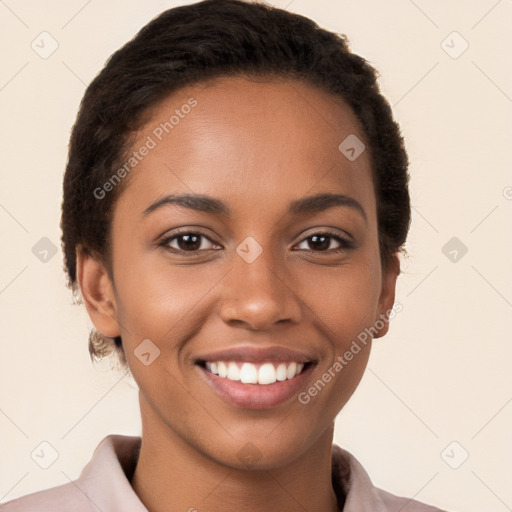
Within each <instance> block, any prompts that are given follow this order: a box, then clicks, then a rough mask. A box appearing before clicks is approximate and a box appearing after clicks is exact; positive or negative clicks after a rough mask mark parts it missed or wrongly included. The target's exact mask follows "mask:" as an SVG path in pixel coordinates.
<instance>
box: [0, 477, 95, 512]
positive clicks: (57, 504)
mask: <svg viewBox="0 0 512 512" xmlns="http://www.w3.org/2000/svg"><path fill="white" fill-rule="evenodd" d="M69 510H73V511H74V512H93V511H94V512H98V511H97V508H96V507H95V506H94V504H93V503H92V502H91V501H90V500H89V498H88V497H87V496H86V495H85V494H83V493H82V492H81V491H80V490H79V489H78V488H77V487H76V486H75V485H74V484H73V482H69V483H67V484H63V485H59V486H57V487H52V488H50V489H45V490H43V491H37V492H33V493H31V494H27V495H25V496H22V497H21V498H17V499H14V500H11V501H8V502H6V503H2V504H0V512H64V511H66V512H68V511H69Z"/></svg>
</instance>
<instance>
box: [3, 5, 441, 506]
mask: <svg viewBox="0 0 512 512" xmlns="http://www.w3.org/2000/svg"><path fill="white" fill-rule="evenodd" d="M407 165H408V161H407V155H406V151H405V149H404V146H403V140H402V137H401V135H400V130H399V127H398V125H397V124H396V123H395V121H394V120H393V117H392V113H391V110H390V107H389V104H388V102H387V101H386V100H385V99H384V98H383V96H382V95H381V94H380V92H379V89H378V86H377V83H376V72H375V70H374V69H373V68H372V67H371V66H370V65H369V64H368V63H367V62H366V61H365V60H364V59H362V58H361V57H359V56H357V55H354V54H353V53H351V52H350V51H349V48H348V44H347V41H346V39H345V38H344V37H342V36H339V35H336V34H333V33H330V32H327V31H325V30H322V29H320V28H319V27H318V26H317V25H316V24H315V23H313V22H312V21H311V20H309V19H307V18H304V17H301V16H298V15H294V14H291V13H288V12H286V11H284V10H280V9H276V8H272V7H269V6H266V5H263V4H257V3H248V2H243V1H239V0H206V1H204V2H199V3H196V4H193V5H189V6H183V7H179V8H175V9H170V10H168V11H166V12H164V13H162V14H161V15H160V16H158V17H157V18H156V19H154V20H153V21H152V22H150V23H149V24H148V25H147V26H145V27H144V28H143V29H142V30H141V31H140V32H139V34H138V35H137V36H136V37H135V38H134V39H133V40H132V41H130V42H129V43H127V44H126V45H125V46H124V47H123V48H121V49H120V50H119V51H118V52H116V53H115V54H114V55H113V56H112V57H111V58H110V59H109V61H108V62H107V64H106V66H105V68H104V69H103V70H102V72H101V73H100V74H99V75H98V76H97V77H96V78H95V80H94V81H93V82H92V83H91V85H90V86H89V87H88V89H87V91H86V94H85V96H84V99H83V101H82V104H81V108H80V112H79V115H78V118H77V121H76V124H75V126H74V128H73V133H72V136H71V142H70V149H69V160H68V165H67V169H66V174H65V178H64V199H63V205H62V221H61V227H62V243H63V250H64V254H65V269H66V272H67V275H68V277H69V285H70V287H71V288H72V290H73V291H74V292H75V293H77V294H80V295H81V297H82V298H83V302H84V304H85V306H86V308H87V311H88V313H89V315H90V317H91V320H92V322H93V324H94V326H95V329H94V331H93V332H92V333H91V337H90V340H89V348H90V351H91V355H92V356H94V357H101V356H104V355H106V354H108V353H109V352H110V351H115V352H116V353H117V354H118V356H119V357H120V359H121V361H122V363H123V364H124V365H126V367H127V368H128V369H129V371H130V372H131V373H132V375H133V377H134V379H135V380H136V382H137V384H138V386H139V389H140V391H139V398H140V408H141V416H142V436H141V437H129V436H120V435H110V436H108V437H106V438H105V439H104V440H103V441H102V442H101V443H100V445H99V446H98V448H97V449H96V451H95V452H94V455H93V458H92V460H91V462H90V463H89V464H88V465H87V466H86V467H85V468H84V470H83V472H82V473H81V475H80V478H79V479H78V480H76V481H75V482H71V483H69V484H66V485H63V486H59V487H55V488H52V489H48V490H45V491H40V492H37V493H33V494H30V495H27V496H24V497H22V498H19V499H17V500H13V501H11V502H9V503H7V504H5V505H3V506H2V507H0V509H1V510H2V511H4V510H5V511H18V510H19V511H21V510H23V511H32V510H33V511H36V510H37V511H43V510H51V511H58V510H75V511H89V510H101V511H103V512H114V511H119V510H123V511H125V512H127V511H145V510H149V511H151V512H160V511H162V512H163V511H166V512H169V511H171V512H174V511H186V510H188V511H190V512H191V511H196V510H197V511H199V512H200V511H203V510H204V511H209V512H215V511H220V510H244V511H262V510H264V511H266V512H268V511H277V510H279V511H280V512H283V511H297V510H307V511H310V512H313V511H318V512H320V511H322V512H326V511H331V512H334V511H338V510H343V511H344V512H356V511H357V512H360V511H398V510H407V511H409V512H411V511H418V512H420V511H424V512H427V511H435V510H439V509H437V508H433V507H430V506H428V505H425V504H421V503H419V502H417V501H414V500H411V499H408V498H400V497H396V496H393V495H391V494H389V493H387V492H385V491H382V490H379V489H377V488H375V487H374V486H373V484H372V483H371V480H370V478H369V476H368V475H367V473H366V472H365V470H364V469H363V468H362V466H361V465H360V464H359V463H358V461H357V460H356V459H355V458H354V457H353V456H352V455H351V454H350V453H348V452H347V451H345V450H343V449H341V448H340V447H338V446H336V445H333V431H334V419H335V417H336V415H337V414H338V412H339V411H340V410H341V409H342V407H343V406H344V405H345V403H346V402H347V401H348V399H349V398H350V396H351V395H352V393H353V392H354V390H355V389H356V387H357V385H358V383H359V381H360V379H361V377H362V375H363V373H364V370H365V367H366V363H367V361H368V357H369V352H370V348H371V340H372V338H373V337H376V338H378V337H381V336H384V335H385V334H386V332H387V330H388V325H389V318H390V315H391V313H392V310H393V304H394V299H395V285H396V279H397V277H398V275H399V273H400V263H399V258H398V255H399V253H400V251H402V250H403V244H404V242H405V239H406V235H407V232H408V228H409V223H410V204H409V193H408V172H407Z"/></svg>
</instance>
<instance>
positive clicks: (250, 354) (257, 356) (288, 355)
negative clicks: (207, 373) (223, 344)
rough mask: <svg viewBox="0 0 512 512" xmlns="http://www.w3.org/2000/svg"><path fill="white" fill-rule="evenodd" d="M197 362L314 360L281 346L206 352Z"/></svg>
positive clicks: (243, 346) (304, 354) (301, 361)
mask: <svg viewBox="0 0 512 512" xmlns="http://www.w3.org/2000/svg"><path fill="white" fill-rule="evenodd" d="M196 361H197V362H212V361H244V362H248V363H264V362H292V361H295V362H296V363H310V362H314V361H315V359H314V357H313V356H312V355H311V354H308V353H306V352H301V351H298V350H291V349H289V348H286V347H281V346H276V345H274V346H268V347H259V346H258V347H254V346H249V345H240V346H235V347H230V348H228V349H224V350H217V351H215V352H208V353H207V354H206V353H205V354H201V355H198V356H197V357H196Z"/></svg>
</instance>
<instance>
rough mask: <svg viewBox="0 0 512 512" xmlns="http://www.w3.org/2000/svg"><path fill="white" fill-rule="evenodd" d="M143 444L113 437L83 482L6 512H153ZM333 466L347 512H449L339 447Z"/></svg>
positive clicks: (12, 504)
mask: <svg viewBox="0 0 512 512" xmlns="http://www.w3.org/2000/svg"><path fill="white" fill-rule="evenodd" d="M140 444H141V438H140V437H138V436H124V435H116V434H112V435H109V436H107V437H105V438H104V439H103V440H102V441H101V442H100V444H99V445H98V447H97V448H96V450H95V451H94V454H93V456H92V459H91V460H90V461H89V463H88V464H87V465H86V466H85V467H84V469H83V470H82V472H81V473H80V476H79V478H78V479H77V480H74V481H73V482H69V483H66V484H63V485H59V486H57V487H52V488H50V489H46V490H43V491H38V492H34V493H32V494H27V495H26V496H22V497H21V498H18V499H14V500H11V501H9V502H7V503H4V504H1V505H0V512H148V510H147V508H146V507H145V506H144V505H143V504H142V502H141V501H140V500H139V498H138V496H137V494H135V491H134V490H133V489H132V487H131V485H130V481H129V479H128V477H127V475H129V476H131V475H132V474H133V471H134V469H135V466H136V463H137V458H138V454H139V450H140ZM332 463H333V464H332V474H333V482H336V483H337V484H338V485H339V487H340V488H341V489H343V492H344V494H345V505H344V507H343V512H399V511H401V512H444V511H442V510H441V509H438V508H435V507H431V506H429V505H425V504H423V503H420V502H418V501H415V500H411V499H408V498H400V497H398V496H394V495H392V494H390V493H388V492H386V491H383V490H381V489H377V488H376V487H374V486H373V484H372V482H371V480H370V477H369V476H368V474H367V473H366V471H365V470H364V468H363V466H361V464H360V463H359V462H358V461H357V459H356V458H355V457H354V456H353V455H351V454H350V453H349V452H347V451H346V450H343V449H342V448H340V447H339V446H337V445H333V447H332ZM335 490H336V489H335Z"/></svg>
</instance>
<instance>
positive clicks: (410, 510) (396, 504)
mask: <svg viewBox="0 0 512 512" xmlns="http://www.w3.org/2000/svg"><path fill="white" fill-rule="evenodd" d="M375 490H376V492H377V495H378V496H379V498H380V500H381V501H382V503H383V505H384V507H385V510H402V509H403V510H404V512H447V511H446V510H443V509H440V508H437V507H433V506H431V505H427V504H425V503H420V502H419V501H416V500H413V499H411V498H404V497H401V496H395V495H394V494H391V493H389V492H387V491H383V490H382V489H377V488H376V489H375Z"/></svg>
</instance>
